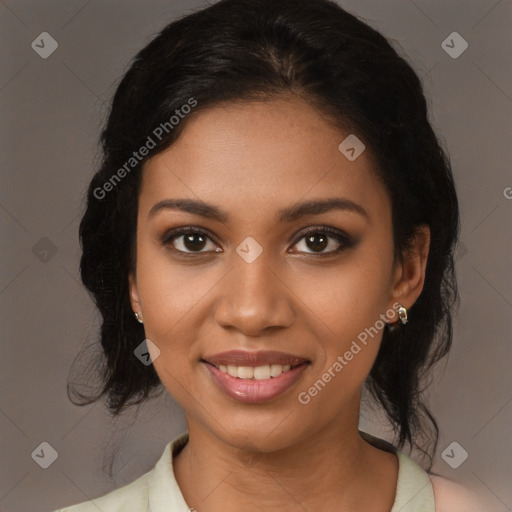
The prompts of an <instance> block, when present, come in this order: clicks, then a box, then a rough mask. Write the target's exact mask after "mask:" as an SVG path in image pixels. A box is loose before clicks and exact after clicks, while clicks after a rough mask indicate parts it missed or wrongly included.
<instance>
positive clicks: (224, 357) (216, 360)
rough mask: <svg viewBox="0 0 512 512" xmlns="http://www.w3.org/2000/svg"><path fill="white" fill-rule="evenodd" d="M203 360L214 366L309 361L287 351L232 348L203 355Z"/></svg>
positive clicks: (294, 364) (292, 363) (291, 364)
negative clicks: (255, 350)
mask: <svg viewBox="0 0 512 512" xmlns="http://www.w3.org/2000/svg"><path fill="white" fill-rule="evenodd" d="M203 360H204V361H206V362H208V363H211V364H213V365H214V366H217V367H218V366H220V365H224V366H229V365H231V366H254V367H256V366H266V365H269V366H270V365H272V364H280V365H287V364H289V365H290V366H297V365H299V364H302V363H306V362H308V360H307V359H305V358H304V357H299V356H296V355H294V354H287V353H285V352H277V351H275V350H260V351H257V352H249V351H246V350H230V351H228V352H221V353H219V354H214V355H212V356H206V357H203Z"/></svg>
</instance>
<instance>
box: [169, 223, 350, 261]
mask: <svg viewBox="0 0 512 512" xmlns="http://www.w3.org/2000/svg"><path fill="white" fill-rule="evenodd" d="M190 233H194V234H199V235H203V236H205V237H207V238H209V239H210V240H211V241H212V242H214V243H217V242H216V241H215V237H214V236H213V235H212V234H211V233H210V232H209V231H207V230H204V229H202V228H196V227H193V226H189V227H185V228H177V229H174V230H171V231H169V232H167V233H165V234H164V235H163V237H162V241H161V242H162V245H164V246H168V245H169V244H171V242H172V241H173V240H174V239H176V238H179V237H180V236H183V235H188V234H190ZM318 233H319V234H327V235H330V237H332V238H334V239H335V240H336V241H337V242H338V243H339V244H340V245H339V247H338V248H337V249H334V250H332V251H327V252H321V253H315V252H303V251H300V252H299V253H300V254H307V255H308V256H313V257H317V256H319V257H326V256H331V255H333V254H338V253H340V252H342V251H343V250H345V249H350V248H351V247H354V246H355V245H356V243H357V241H356V240H354V239H352V238H351V237H349V236H348V235H346V234H344V233H343V232H341V231H338V230H337V229H334V228H331V227H329V226H316V227H312V228H309V229H307V230H306V231H303V232H302V233H300V234H299V235H298V237H297V238H296V239H295V242H294V243H293V246H295V245H297V244H298V243H299V242H300V241H301V240H302V239H303V238H305V237H307V236H308V235H311V234H318ZM293 246H292V247H293ZM171 249H172V250H173V251H174V252H176V253H178V254H179V255H180V256H183V257H185V258H190V257H195V256H196V255H198V254H208V253H211V252H212V251H190V252H186V251H181V250H179V249H176V248H175V247H171Z"/></svg>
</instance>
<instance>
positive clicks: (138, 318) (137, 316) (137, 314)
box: [134, 313, 144, 324]
mask: <svg viewBox="0 0 512 512" xmlns="http://www.w3.org/2000/svg"><path fill="white" fill-rule="evenodd" d="M134 315H135V318H136V319H137V322H139V323H140V324H143V323H144V321H143V320H142V316H141V314H140V313H134Z"/></svg>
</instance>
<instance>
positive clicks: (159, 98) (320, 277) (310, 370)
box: [62, 0, 474, 512]
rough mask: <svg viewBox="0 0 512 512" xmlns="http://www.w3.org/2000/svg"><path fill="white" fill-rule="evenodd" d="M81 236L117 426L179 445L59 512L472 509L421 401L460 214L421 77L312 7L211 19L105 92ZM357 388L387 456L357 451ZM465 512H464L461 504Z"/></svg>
mask: <svg viewBox="0 0 512 512" xmlns="http://www.w3.org/2000/svg"><path fill="white" fill-rule="evenodd" d="M102 143H103V150H104V156H103V162H102V165H101V168H100V170H99V171H98V172H97V173H96V175H95V176H94V177H93V179H92V182H91V184H90V187H89V193H88V204H87V211H86V213H85V215H84V217H83V219H82V222H81V226H80V238H81V243H82V247H83V256H82V260H81V275H82V280H83V282H84V284H85V286H86V287H87V288H88V289H89V291H90V292H91V294H92V295H93V297H94V300H95V302H96V304H97V306H98V308H99V310H100V312H101V313H102V317H103V324H102V328H101V343H102V346H103V350H104V353H105V357H106V367H105V372H104V373H103V374H102V377H103V379H104V382H103V389H102V393H101V394H100V395H99V396H97V397H93V398H92V399H91V400H89V401H88V402H87V401H85V402H83V403H90V402H91V401H92V400H97V399H99V398H100V397H101V396H104V395H106V396H107V398H108V407H109V409H110V410H111V412H112V413H113V414H118V413H119V412H120V411H121V410H123V409H124V408H125V407H126V406H128V405H131V404H133V403H140V402H141V401H143V400H145V399H147V398H148V397H149V396H150V392H151V391H152V390H153V389H155V388H157V387H158V386H159V385H160V384H163V386H164V387H165V389H166V390H167V391H168V392H169V393H170V394H171V395H172V396H173V397H174V398H175V400H176V401H177V402H178V403H179V404H180V405H181V406H182V407H183V410H184V412H185V416H186V421H187V426H188V430H187V432H186V433H184V434H183V435H181V436H179V437H178V438H177V439H174V440H173V441H171V442H170V443H169V444H168V445H167V447H166V449H165V451H164V454H163V455H162V457H161V459H160V460H159V462H158V463H157V464H156V466H155V468H154V469H153V470H152V471H150V472H148V473H146V474H145V475H143V476H141V477H140V478H139V479H137V480H136V481H135V482H132V483H131V484H129V485H127V486H125V487H123V488H121V489H118V490H116V491H114V492H112V493H110V494H108V495H106V496H103V497H101V498H98V499H96V500H94V501H91V502H87V503H82V504H80V505H76V506H74V507H69V508H66V509H62V510H65V511H68V512H72V511H73V512H86V511H89V510H91V511H92V510H95V511H96V510H98V508H99V509H100V510H102V511H103V512H113V511H121V510H130V511H142V510H144V511H146V510H151V511H153V512H160V511H161V512H163V511H164V510H165V511H171V510H172V511H174V510H176V511H178V510H180V511H181V510H183V511H184V510H197V511H199V512H215V511H220V510H222V511H231V510H237V511H240V510H243V511H253V510H254V511H256V510H261V509H263V508H265V509H267V510H280V511H281V512H283V511H292V510H294V511H295V510H322V511H335V510H336V511H337V510H347V511H348V510H350V511H354V512H359V511H368V510H371V511H372V512H390V511H391V512H398V511H401V512H407V511H408V512H412V511H415V512H431V511H432V512H433V511H434V510H437V511H445V510H449V511H450V512H453V511H455V510H459V509H460V510H465V511H466V512H467V511H468V510H470V507H471V506H472V505H473V504H474V498H473V497H471V496H470V495H469V494H464V495H462V494H461V493H460V490H459V489H456V486H455V485H454V484H450V483H449V482H447V481H446V480H444V479H441V478H439V477H436V476H433V475H429V474H428V473H427V472H426V471H425V470H424V469H422V468H421V467H420V466H419V465H418V464H417V463H416V462H414V461H413V460H412V459H411V458H409V457H408V456H407V455H406V454H405V453H403V452H402V451H401V450H399V449H398V448H403V447H404V446H406V445H408V446H409V447H415V448H418V449H420V450H422V451H423V452H424V453H425V455H426V456H428V457H430V463H432V456H433V454H434V453H435V448H436V444H437V432H438V430H437V424H436V422H435V420H434V418H433V417H432V416H431V414H430V412H429V411H428V409H427V408H426V406H425V404H424V403H423V401H422V398H421V391H422V390H423V389H424V384H425V382H424V379H425V377H426V375H427V370H428V369H430V368H431V367H432V366H433V365H434V364H435V363H436V362H437V361H439V360H440V359H441V358H442V357H443V356H444V355H445V354H446V353H447V352H448V350H449V348H450V344H451V339H452V328H451V314H452V309H453V307H454V306H455V305H456V302H457V287H456V282H455V277H454V272H453V248H454V245H455V242H456V240H457V236H458V231H459V216H458V204H457V197H456V193H455V188H454V184H453V179H452V173H451V170H450V164H449V161H448V158H447V156H446V155H445V153H444V152H443V150H442V148H441V147H440V145H439V143H438V140H437V138H436V136H435V134H434V132H433V130H432V128H431V126H430V124H429V122H428V119H427V107H426V102H425V98H424V95H423V92H422V87H421V84H420V81H419V79H418V77H417V76H416V74H415V73H414V72H413V70H412V69H411V67H410V66H409V64H407V63H406V62H405V61H404V60H403V59H402V58H401V57H399V56H398V55H397V53H396V52H395V50H394V49H393V48H392V47H391V46H390V44H389V43H388V42H387V41H386V39H385V38H384V37H383V36H382V35H380V34H379V33H378V32H376V31H375V30H373V29H372V28H370V27H369V26H367V25H365V24H364V23H362V22H361V21H359V20H358V19H357V18H355V17H354V16H352V15H350V14H348V13H347V12H345V11H344V10H343V9H341V8H340V7H339V6H338V5H337V4H335V3H333V2H330V1H327V0H284V1H279V2H275V1H272V0H222V1H220V2H218V3H216V4H214V5H212V6H210V7H208V8H207V9H204V10H201V11H199V12H197V13H194V14H192V15H189V16H186V17H184V18H182V19H180V20H178V21H175V22H174V23H171V24H170V25H168V26H167V27H166V28H165V29H164V30H163V31H162V32H161V33H160V34H159V35H158V36H157V37H156V38H155V39H154V40H153V41H152V42H151V43H150V44H149V45H148V46H147V47H145V48H144V49H143V50H142V51H141V52H140V53H139V54H138V55H137V57H136V58H135V60H134V62H133V64H132V66H131V68H130V69H129V71H128V72H127V73H126V75H125V77H124V78H123V80H122V82H121V83H120V85H119V87H118V89H117V91H116V94H115V96H114V99H113V103H112V109H111V112H110V116H109V118H108V122H107V125H106V128H105V130H104V132H103V135H102ZM363 390H367V391H369V393H370V394H371V396H372V397H373V398H374V399H375V400H376V401H377V403H379V404H380V405H381V406H382V408H383V410H384V412H385V413H386V415H387V417H388V418H389V420H390V424H391V425H392V426H393V428H394V430H395V433H396V447H395V446H392V445H391V444H388V443H386V442H384V441H382V440H380V439H378V438H375V437H373V436H371V435H369V434H367V433H364V432H362V431H359V428H358V425H359V414H360V404H361V395H362V392H363ZM457 507H459V508H457Z"/></svg>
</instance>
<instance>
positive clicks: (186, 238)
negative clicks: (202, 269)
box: [162, 227, 221, 254]
mask: <svg viewBox="0 0 512 512" xmlns="http://www.w3.org/2000/svg"><path fill="white" fill-rule="evenodd" d="M162 245H172V246H173V247H172V248H173V249H174V250H176V251H178V252H181V253H185V254H192V253H205V252H212V251H214V252H220V251H221V249H220V248H219V247H218V246H217V245H216V244H215V243H214V242H213V241H212V237H211V236H210V235H209V234H208V233H207V232H205V231H203V230H201V229H198V228H194V227H187V228H179V229H175V230H173V231H171V232H169V233H166V234H165V235H164V237H163V238H162Z"/></svg>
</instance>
